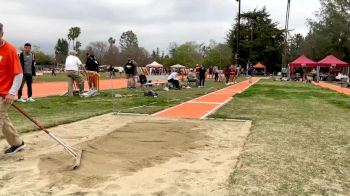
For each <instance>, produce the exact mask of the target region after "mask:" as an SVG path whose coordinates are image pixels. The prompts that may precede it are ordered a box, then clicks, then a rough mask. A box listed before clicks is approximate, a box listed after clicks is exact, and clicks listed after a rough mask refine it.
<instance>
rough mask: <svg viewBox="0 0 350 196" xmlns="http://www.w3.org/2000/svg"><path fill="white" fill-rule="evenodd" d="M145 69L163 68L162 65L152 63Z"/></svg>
mask: <svg viewBox="0 0 350 196" xmlns="http://www.w3.org/2000/svg"><path fill="white" fill-rule="evenodd" d="M146 67H148V68H163V65H161V64H159V63H157V62H156V61H154V62H153V63H151V64H148V65H146Z"/></svg>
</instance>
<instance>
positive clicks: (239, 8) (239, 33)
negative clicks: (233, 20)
mask: <svg viewBox="0 0 350 196" xmlns="http://www.w3.org/2000/svg"><path fill="white" fill-rule="evenodd" d="M236 1H237V2H238V18H237V51H236V56H235V58H236V64H237V66H239V57H240V56H239V48H240V42H241V0H236Z"/></svg>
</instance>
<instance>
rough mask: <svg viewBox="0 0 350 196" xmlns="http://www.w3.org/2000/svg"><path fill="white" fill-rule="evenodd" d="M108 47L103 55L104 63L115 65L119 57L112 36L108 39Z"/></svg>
mask: <svg viewBox="0 0 350 196" xmlns="http://www.w3.org/2000/svg"><path fill="white" fill-rule="evenodd" d="M108 43H109V49H108V52H107V54H106V55H105V58H104V59H105V61H104V63H106V64H108V65H116V64H117V62H118V59H120V54H119V49H118V48H117V46H115V43H116V40H115V39H114V38H113V37H110V38H109V39H108Z"/></svg>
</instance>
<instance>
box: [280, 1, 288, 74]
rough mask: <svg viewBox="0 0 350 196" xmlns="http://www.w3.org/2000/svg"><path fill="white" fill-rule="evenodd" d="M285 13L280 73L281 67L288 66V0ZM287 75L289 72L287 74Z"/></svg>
mask: <svg viewBox="0 0 350 196" xmlns="http://www.w3.org/2000/svg"><path fill="white" fill-rule="evenodd" d="M287 1H288V2H287V13H286V26H285V29H284V31H285V37H284V51H283V57H282V74H283V69H284V68H287V67H288V65H287V64H288V63H287V52H288V33H289V14H290V0H287ZM288 75H289V74H288Z"/></svg>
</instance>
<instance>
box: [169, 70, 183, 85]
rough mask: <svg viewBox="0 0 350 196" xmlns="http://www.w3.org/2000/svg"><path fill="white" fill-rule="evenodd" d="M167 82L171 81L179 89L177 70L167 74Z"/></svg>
mask: <svg viewBox="0 0 350 196" xmlns="http://www.w3.org/2000/svg"><path fill="white" fill-rule="evenodd" d="M168 82H169V83H171V84H172V85H173V86H174V87H175V88H176V89H180V82H179V80H178V79H177V72H172V73H171V74H170V75H169V76H168Z"/></svg>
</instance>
